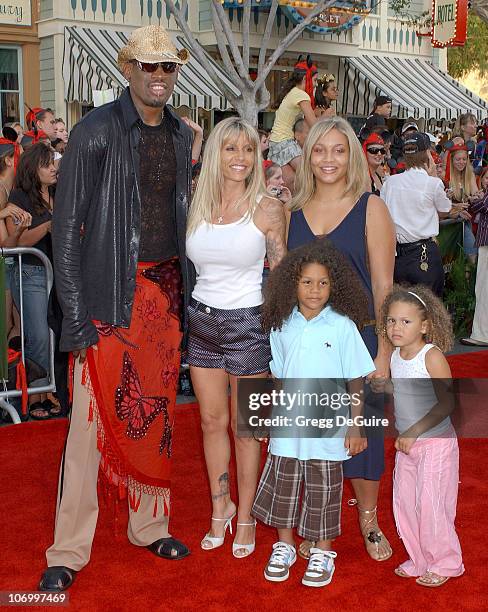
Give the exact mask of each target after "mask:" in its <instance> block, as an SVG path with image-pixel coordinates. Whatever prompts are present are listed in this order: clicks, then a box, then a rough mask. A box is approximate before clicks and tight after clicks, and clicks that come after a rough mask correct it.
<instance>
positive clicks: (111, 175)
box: [40, 26, 194, 591]
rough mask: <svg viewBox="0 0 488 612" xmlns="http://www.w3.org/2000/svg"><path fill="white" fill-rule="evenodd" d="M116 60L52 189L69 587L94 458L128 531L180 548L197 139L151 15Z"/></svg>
mask: <svg viewBox="0 0 488 612" xmlns="http://www.w3.org/2000/svg"><path fill="white" fill-rule="evenodd" d="M118 60H119V66H120V69H121V70H122V71H123V74H124V76H125V78H126V79H127V81H128V82H129V87H128V88H127V89H126V90H125V91H124V92H123V94H122V95H121V96H120V98H119V99H118V100H116V101H115V102H112V103H109V104H106V105H104V106H102V107H100V108H98V109H96V110H94V111H93V112H91V113H89V114H88V115H87V116H86V117H85V118H84V119H83V120H82V121H80V123H79V124H78V125H77V126H76V127H75V128H74V130H73V131H72V134H71V137H70V141H69V145H68V147H67V150H66V153H65V155H64V157H63V162H62V168H61V172H60V177H59V181H58V188H57V194H56V203H55V212H54V219H53V243H54V267H55V278H56V287H57V293H58V297H59V301H60V303H61V306H62V309H63V315H64V319H63V329H62V338H61V350H64V351H71V352H72V353H73V355H74V358H75V365H74V385H73V392H74V393H73V409H72V416H71V422H70V429H69V433H68V439H67V444H66V449H65V453H64V456H63V460H62V464H61V473H60V482H59V492H58V507H57V512H56V524H55V534H54V543H53V545H52V546H51V547H50V548H49V549H48V551H47V554H46V557H47V564H48V568H47V570H46V571H45V572H44V573H43V576H42V578H41V583H40V589H41V590H46V591H62V590H65V589H67V588H68V587H69V586H70V585H71V584H72V582H73V579H74V576H75V573H76V572H77V571H79V570H80V569H82V568H83V567H84V566H85V565H86V564H87V563H88V561H89V558H90V551H91V545H92V540H93V536H94V532H95V527H96V522H97V516H98V499H97V477H98V473H99V467H100V472H101V473H102V474H103V476H104V482H105V483H109V484H113V485H116V486H117V487H118V490H119V491H120V492H121V493H122V494H126V495H127V498H128V502H129V525H128V533H127V535H128V538H129V540H130V542H132V543H133V544H135V545H136V546H147V547H148V548H149V549H150V550H151V551H152V552H153V553H155V554H156V555H158V556H160V557H163V558H166V559H181V558H182V557H185V556H186V555H188V554H189V551H188V548H187V547H186V546H185V545H184V544H182V543H181V542H179V541H178V540H176V539H174V538H172V537H171V536H170V534H169V532H168V515H169V487H170V474H169V463H170V462H169V459H170V457H171V438H172V425H173V416H172V413H173V407H174V403H175V398H176V384H177V381H178V371H179V358H180V354H179V346H180V341H181V336H182V334H181V331H180V321H179V312H180V308H181V306H184V312H185V313H186V304H187V301H188V298H189V295H190V293H191V289H192V283H193V278H194V276H193V270H192V269H191V268H190V267H189V266H190V264H188V263H187V260H186V256H185V233H186V213H187V208H188V198H189V194H190V182H191V145H192V143H191V138H192V136H191V130H190V129H189V128H188V127H187V126H186V125H185V124H184V123H183V122H182V121H181V120H180V119H179V118H178V116H177V115H176V114H175V113H174V112H173V111H172V110H171V109H170V108H169V107H168V106H167V105H166V103H167V102H168V100H169V98H170V96H171V94H172V93H173V89H174V86H175V83H176V79H177V77H178V71H179V69H180V66H181V65H183V64H185V63H186V62H187V61H188V52H187V51H186V50H182V51H177V49H176V48H175V47H174V45H173V43H172V42H171V40H170V38H169V37H168V35H167V33H166V31H165V30H164V29H163V28H161V27H158V26H148V27H144V28H139V29H138V30H135V31H134V32H133V33H132V35H131V37H130V39H129V41H128V43H127V45H126V46H125V47H123V48H122V49H121V50H120V52H119V58H118ZM181 283H183V288H184V294H183V295H184V299H183V305H182V304H180V302H181V296H182V292H181Z"/></svg>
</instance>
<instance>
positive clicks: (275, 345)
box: [252, 240, 375, 587]
mask: <svg viewBox="0 0 488 612" xmlns="http://www.w3.org/2000/svg"><path fill="white" fill-rule="evenodd" d="M367 318H368V300H367V297H366V294H365V292H364V290H363V288H362V285H361V282H360V281H359V279H358V278H357V277H356V275H355V273H354V272H353V271H352V269H351V268H350V266H349V264H348V263H347V261H346V259H345V257H344V256H343V255H342V254H341V253H339V251H338V250H337V249H336V248H335V247H334V246H333V245H332V243H331V242H329V241H328V240H317V241H315V242H312V243H310V244H307V245H305V246H303V247H300V248H298V249H295V250H294V251H292V252H291V253H289V254H288V255H287V256H286V257H285V258H284V259H283V260H282V262H281V263H280V264H279V265H278V267H277V268H276V269H275V270H274V271H273V272H272V273H271V275H270V278H269V283H268V285H267V287H266V291H265V303H264V307H263V319H262V320H263V327H264V328H265V329H266V330H267V331H270V330H271V338H270V342H271V353H272V361H271V364H270V368H271V372H272V374H273V376H275V377H276V378H283V379H286V378H319V379H324V378H333V379H334V378H338V379H346V380H347V381H349V383H348V389H349V392H357V393H360V392H361V390H362V377H363V376H366V375H367V374H369V373H370V372H372V371H373V370H374V369H375V367H374V363H373V361H372V359H371V357H370V356H369V353H368V350H367V349H366V346H365V345H364V343H363V341H362V339H361V336H360V335H359V332H358V330H357V327H356V325H362V324H363V323H364V322H365V321H366V320H367ZM359 408H360V407H359ZM359 408H352V410H353V416H356V414H355V413H354V411H355V410H357V411H358V413H359ZM297 414H298V413H297ZM365 447H366V439H365V438H363V437H361V435H360V432H359V430H358V428H349V429H348V430H344V431H342V430H341V431H340V432H338V433H337V434H335V435H334V436H333V437H332V435H331V434H329V435H328V436H327V437H326V436H325V435H324V436H323V437H321V438H303V437H302V438H289V437H288V438H278V437H273V436H271V440H270V445H269V455H268V459H267V462H266V465H265V467H264V471H263V473H262V475H261V481H260V483H259V486H258V491H257V494H256V499H255V501H254V506H253V510H252V514H253V516H255V517H256V518H258V519H260V520H261V521H263V522H264V523H265V524H266V525H270V526H272V527H276V528H277V530H278V541H277V542H276V543H275V544H274V545H273V552H272V553H271V557H270V558H269V561H268V564H267V565H266V568H265V570H264V577H265V578H266V580H269V581H271V582H282V581H284V580H286V579H287V578H288V576H289V569H290V567H291V566H292V565H293V564H294V563H295V561H296V550H295V540H294V535H293V529H294V528H295V527H297V533H298V534H299V535H300V536H301V537H303V538H307V539H308V540H310V541H312V542H313V543H314V544H313V547H312V548H311V550H310V560H309V563H308V567H307V570H306V571H305V574H304V576H303V579H302V583H303V584H305V585H307V586H312V587H321V586H325V585H327V584H329V583H330V581H331V580H332V575H333V573H334V559H335V557H336V556H337V554H336V553H335V552H334V551H332V540H333V539H334V538H336V537H337V536H338V535H340V509H341V499H342V462H343V461H345V460H346V459H349V458H350V457H351V456H352V455H356V454H357V453H360V452H361V451H362V450H364V448H365ZM302 485H303V486H304V488H305V490H304V494H303V498H302V499H303V501H302V508H301V511H300V517H299V512H298V504H299V500H300V492H301V488H302Z"/></svg>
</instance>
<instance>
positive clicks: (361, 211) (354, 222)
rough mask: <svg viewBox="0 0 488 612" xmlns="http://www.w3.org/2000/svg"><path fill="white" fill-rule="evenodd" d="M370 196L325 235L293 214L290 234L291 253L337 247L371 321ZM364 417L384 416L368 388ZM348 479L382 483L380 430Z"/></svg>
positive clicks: (371, 336) (351, 463)
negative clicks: (316, 243) (319, 241)
mask: <svg viewBox="0 0 488 612" xmlns="http://www.w3.org/2000/svg"><path fill="white" fill-rule="evenodd" d="M370 195H371V194H370V193H364V194H363V195H362V196H361V197H360V198H359V200H358V201H357V203H356V205H355V206H354V207H353V208H352V210H351V211H350V212H349V214H348V215H347V216H346V217H345V218H344V219H343V221H342V222H341V223H340V224H339V225H338V226H337V227H336V228H335V229H334V230H332V232H330V234H327V235H326V236H316V235H315V234H314V233H313V232H312V230H311V229H310V226H309V225H308V223H307V220H306V219H305V215H304V214H303V210H297V211H295V212H292V213H291V219H290V228H289V231H288V250H289V251H291V250H293V249H296V248H298V247H300V246H303V245H304V244H308V243H309V242H311V241H312V240H315V239H316V238H324V237H326V238H328V239H329V240H330V241H331V242H332V243H333V244H334V246H335V247H336V248H337V249H338V250H339V251H341V252H342V253H343V255H344V256H345V257H346V258H347V259H348V260H349V262H350V264H351V266H352V268H353V270H355V272H356V273H357V274H358V276H359V278H360V280H361V282H362V284H363V286H364V288H365V289H366V293H367V295H368V301H369V310H370V315H371V319H374V318H375V314H374V302H373V290H372V287H371V276H370V274H369V270H368V265H367V245H366V208H367V205H368V198H369V196H370ZM361 336H362V338H363V340H364V343H365V344H366V347H367V349H368V351H369V354H370V355H371V357H372V358H373V359H374V358H375V357H376V353H377V351H378V338H377V337H376V334H375V330H374V326H372V325H368V326H367V327H365V328H364V329H363V331H362V332H361ZM366 389H367V391H368V392H367V394H366V397H365V409H364V414H365V417H366V418H367V417H369V416H373V415H374V416H376V417H378V418H382V416H383V395H379V394H376V393H372V392H371V390H370V387H369V385H366ZM343 469H344V476H345V477H346V478H365V479H367V480H379V479H380V478H381V475H382V474H383V471H384V469H385V458H384V443H383V436H382V432H381V430H375V431H371V432H369V435H368V448H367V449H366V450H365V451H363V452H362V453H359V455H355V456H354V457H352V458H351V459H349V460H348V461H345V462H344V464H343Z"/></svg>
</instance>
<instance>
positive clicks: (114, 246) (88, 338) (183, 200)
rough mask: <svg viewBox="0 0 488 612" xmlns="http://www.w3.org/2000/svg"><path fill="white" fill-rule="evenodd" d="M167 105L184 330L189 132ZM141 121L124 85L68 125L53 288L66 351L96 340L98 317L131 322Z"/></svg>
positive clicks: (188, 284)
mask: <svg viewBox="0 0 488 612" xmlns="http://www.w3.org/2000/svg"><path fill="white" fill-rule="evenodd" d="M167 110H168V111H169V114H170V117H171V123H172V134H173V143H174V148H175V155H176V162H177V170H176V186H175V191H174V205H175V219H176V236H177V242H178V250H179V256H180V264H181V270H182V276H183V286H184V293H185V300H184V317H185V320H184V321H183V322H182V324H183V329H186V328H187V325H186V311H187V309H186V306H187V304H188V300H189V298H190V295H191V291H192V289H193V285H194V278H195V274H194V269H193V266H192V264H191V262H189V261H188V260H187V258H186V254H185V235H186V215H187V211H188V205H189V199H190V193H191V145H192V134H191V130H190V129H189V128H188V126H187V125H186V124H184V123H183V122H182V121H181V119H180V118H179V117H178V116H177V115H176V114H175V113H174V112H173V111H172V110H171V109H169V108H167ZM139 121H140V117H139V114H138V112H137V110H136V108H135V106H134V104H133V102H132V98H131V96H130V93H129V89H128V88H127V89H126V90H125V91H124V92H123V93H122V95H121V96H120V98H119V99H118V100H116V101H114V102H111V103H109V104H105V105H104V106H101V107H100V108H97V109H95V110H93V111H92V112H91V113H89V114H88V115H86V117H84V118H83V119H82V120H81V121H80V122H79V123H78V124H77V125H76V126H75V128H74V129H73V131H72V132H71V135H70V139H69V144H68V147H67V149H66V153H65V154H64V156H63V159H62V162H61V168H60V173H59V180H58V185H57V189H56V200H55V206H54V214H53V223H52V237H53V247H54V272H55V278H56V290H57V295H58V299H59V302H60V304H61V308H62V310H63V327H62V334H61V343H60V349H61V350H62V351H74V350H79V349H82V348H86V347H88V346H90V345H92V344H94V343H96V342H97V341H98V333H97V330H96V328H95V326H94V325H93V323H92V320H93V319H95V320H100V321H103V322H104V323H109V324H112V325H117V326H119V327H128V326H129V324H130V320H131V313H132V304H133V299H134V290H135V279H136V270H137V260H138V251H139V238H140V210H141V200H140V189H139V139H140V129H139V127H138V125H139V124H138V122H139ZM82 227H83V232H82V231H81V230H82Z"/></svg>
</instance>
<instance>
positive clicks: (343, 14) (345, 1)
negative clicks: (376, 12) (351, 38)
mask: <svg viewBox="0 0 488 612" xmlns="http://www.w3.org/2000/svg"><path fill="white" fill-rule="evenodd" d="M316 4H317V0H315V2H298V1H296V2H295V1H294V0H282V2H280V5H281V9H282V10H283V12H284V13H285V15H287V16H288V17H289V18H290V19H291V20H292V21H294V22H295V23H297V24H298V23H300V22H301V21H303V20H304V19H305V18H306V17H307V16H308V15H309V13H310V11H311V10H312V9H313V8H314V7H315V5H316ZM370 12H371V0H336V1H335V2H334V4H333V5H332V6H329V7H328V8H327V9H325V10H324V11H322V12H321V13H320V14H319V15H318V17H316V18H315V19H314V20H313V21H312V23H311V24H309V25H308V26H307V27H306V29H307V30H310V31H311V32H314V33H315V34H332V33H337V32H340V31H342V30H350V29H351V28H353V27H354V26H355V25H358V23H359V22H360V21H361V20H362V19H364V17H366V15H368V14H369V13H370Z"/></svg>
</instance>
